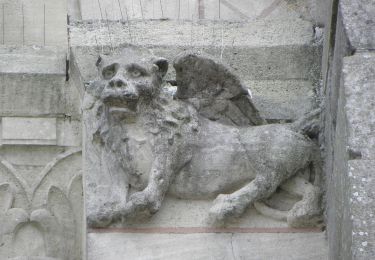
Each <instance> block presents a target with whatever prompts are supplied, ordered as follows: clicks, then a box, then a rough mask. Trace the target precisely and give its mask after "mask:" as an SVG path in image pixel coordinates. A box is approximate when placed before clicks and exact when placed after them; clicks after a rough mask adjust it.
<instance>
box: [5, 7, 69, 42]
mask: <svg viewBox="0 0 375 260" xmlns="http://www.w3.org/2000/svg"><path fill="white" fill-rule="evenodd" d="M0 44H3V45H39V46H63V47H67V45H68V37H67V1H66V0H31V1H26V0H0Z"/></svg>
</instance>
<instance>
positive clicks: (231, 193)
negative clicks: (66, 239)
mask: <svg viewBox="0 0 375 260" xmlns="http://www.w3.org/2000/svg"><path fill="white" fill-rule="evenodd" d="M97 66H98V72H99V75H100V79H98V80H95V81H93V82H91V83H89V84H87V86H86V93H85V98H84V101H83V112H84V113H83V114H84V124H85V129H86V130H85V135H86V142H85V154H86V162H85V167H86V205H87V208H86V214H87V220H88V225H89V226H91V227H105V226H108V225H110V224H111V223H113V222H116V221H119V220H122V221H125V222H126V221H127V220H131V219H138V220H139V219H144V218H147V217H150V216H152V215H153V214H155V213H156V212H157V211H158V209H159V208H160V206H161V204H162V202H163V199H164V197H165V195H166V194H167V193H168V194H169V195H171V196H175V197H178V198H181V199H211V198H212V199H214V201H213V205H212V208H211V210H210V212H209V216H210V221H211V222H210V223H214V224H223V223H225V221H226V220H228V219H230V218H232V217H240V216H241V215H242V214H243V213H244V211H245V210H246V209H247V208H248V207H249V206H250V205H253V204H255V206H256V208H257V209H258V210H259V211H260V212H262V213H264V214H265V215H270V216H272V217H275V218H280V219H285V220H287V221H288V224H289V225H290V226H294V227H301V226H311V225H315V224H316V222H317V221H318V220H320V216H321V213H322V210H321V206H320V199H321V192H320V189H319V188H318V186H317V185H313V184H312V183H310V182H308V181H305V180H301V179H300V178H298V177H294V176H295V175H296V174H297V173H298V172H300V171H302V170H304V169H311V170H312V171H313V174H312V176H315V181H314V182H315V183H318V182H319V179H320V178H319V176H320V174H321V166H320V159H319V158H320V156H319V154H320V153H319V149H318V147H317V146H316V144H315V143H314V142H313V141H311V140H310V139H309V138H308V137H307V136H306V135H305V132H308V130H311V129H313V128H314V127H313V126H312V124H313V123H311V122H313V120H310V119H311V118H313V116H314V115H316V113H313V114H310V115H308V116H307V117H306V118H303V119H301V120H299V121H297V122H295V123H293V124H266V123H265V120H263V119H262V118H261V117H260V116H259V113H258V110H257V109H256V108H255V106H254V104H253V103H252V101H251V98H250V93H249V91H248V90H247V89H246V88H245V87H244V86H243V85H242V83H241V81H240V80H239V79H238V78H237V77H236V76H234V75H233V74H232V73H231V72H230V70H229V69H227V68H226V67H225V66H224V65H222V64H221V63H220V62H216V61H215V60H214V59H211V58H210V57H208V56H203V55H197V54H195V53H191V52H190V53H189V52H187V53H183V54H181V55H179V56H178V57H177V58H176V59H175V61H174V67H175V70H176V81H175V83H176V85H177V91H176V93H175V95H173V96H172V95H170V94H169V92H168V91H163V87H162V85H163V82H164V80H163V78H164V76H165V75H166V73H167V71H168V61H167V60H165V59H163V58H156V57H155V56H153V55H152V54H151V53H150V52H149V51H148V50H147V49H142V48H138V47H133V46H128V47H125V48H123V49H122V50H121V52H119V53H117V54H116V53H115V54H112V55H111V56H105V55H102V56H101V57H99V59H98V62H97ZM98 162H100V163H98ZM288 180H289V181H288ZM298 185H299V186H298ZM301 185H302V186H301ZM280 186H283V187H284V188H286V189H290V190H294V192H295V193H297V194H299V195H301V196H302V200H301V201H299V202H297V203H296V204H295V205H294V207H293V208H292V209H291V210H290V211H288V212H286V213H282V212H279V211H277V210H273V209H271V208H269V207H267V206H266V205H265V204H264V203H262V200H264V199H266V198H268V197H270V196H271V195H272V194H274V193H275V191H276V189H277V188H278V187H280ZM295 186H298V187H295ZM134 191H135V192H134Z"/></svg>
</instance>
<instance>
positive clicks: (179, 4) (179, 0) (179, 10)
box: [178, 0, 181, 20]
mask: <svg viewBox="0 0 375 260" xmlns="http://www.w3.org/2000/svg"><path fill="white" fill-rule="evenodd" d="M180 13H181V0H178V20H180Z"/></svg>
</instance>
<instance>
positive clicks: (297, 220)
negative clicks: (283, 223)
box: [287, 187, 322, 227]
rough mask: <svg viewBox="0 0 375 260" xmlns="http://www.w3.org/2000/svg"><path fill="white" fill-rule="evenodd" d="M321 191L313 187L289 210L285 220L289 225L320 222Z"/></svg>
mask: <svg viewBox="0 0 375 260" xmlns="http://www.w3.org/2000/svg"><path fill="white" fill-rule="evenodd" d="M320 198H321V192H320V189H319V188H318V187H314V188H313V189H312V190H311V191H309V192H308V193H306V194H305V196H304V197H303V199H302V200H300V201H298V202H297V203H296V204H295V205H294V206H293V208H292V209H291V210H290V211H289V213H288V217H287V221H288V224H289V226H291V227H311V226H317V225H318V224H319V223H321V222H322V209H321V207H320Z"/></svg>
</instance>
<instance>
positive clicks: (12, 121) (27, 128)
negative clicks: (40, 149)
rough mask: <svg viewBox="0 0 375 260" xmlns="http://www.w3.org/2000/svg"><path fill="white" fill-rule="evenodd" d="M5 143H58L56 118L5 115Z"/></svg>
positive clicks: (3, 129) (3, 138)
mask: <svg viewBox="0 0 375 260" xmlns="http://www.w3.org/2000/svg"><path fill="white" fill-rule="evenodd" d="M1 126H2V129H1V130H2V135H1V139H2V140H1V143H3V144H39V145H43V144H44V145H53V144H56V139H57V137H56V118H25V117H3V118H2V119H1Z"/></svg>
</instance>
